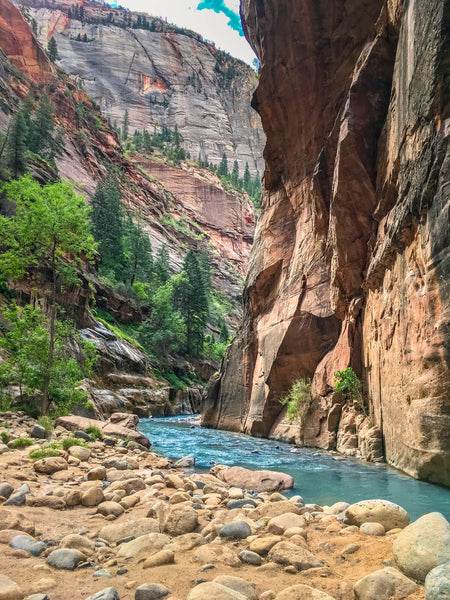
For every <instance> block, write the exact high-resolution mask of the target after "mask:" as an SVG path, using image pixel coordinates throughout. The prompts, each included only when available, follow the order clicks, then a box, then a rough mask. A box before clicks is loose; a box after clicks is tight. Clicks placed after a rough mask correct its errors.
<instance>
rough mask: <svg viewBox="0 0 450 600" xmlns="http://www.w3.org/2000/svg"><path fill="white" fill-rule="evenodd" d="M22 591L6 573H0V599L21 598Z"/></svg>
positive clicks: (11, 599) (14, 599)
mask: <svg viewBox="0 0 450 600" xmlns="http://www.w3.org/2000/svg"><path fill="white" fill-rule="evenodd" d="M24 595H25V594H24V593H23V592H22V590H21V589H20V587H19V586H18V585H17V583H16V582H15V581H13V580H12V579H10V578H9V577H8V576H7V575H0V600H22V598H23V597H24Z"/></svg>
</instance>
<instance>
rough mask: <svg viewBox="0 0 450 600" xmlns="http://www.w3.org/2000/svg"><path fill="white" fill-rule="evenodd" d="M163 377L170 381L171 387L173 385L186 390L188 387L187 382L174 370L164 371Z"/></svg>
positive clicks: (177, 388)
mask: <svg viewBox="0 0 450 600" xmlns="http://www.w3.org/2000/svg"><path fill="white" fill-rule="evenodd" d="M163 377H164V379H166V380H167V381H168V382H169V383H170V387H173V388H175V389H176V390H185V389H186V387H187V385H186V383H185V382H184V381H182V380H181V379H180V378H179V377H178V375H175V373H174V372H173V371H169V372H168V373H164V375H163Z"/></svg>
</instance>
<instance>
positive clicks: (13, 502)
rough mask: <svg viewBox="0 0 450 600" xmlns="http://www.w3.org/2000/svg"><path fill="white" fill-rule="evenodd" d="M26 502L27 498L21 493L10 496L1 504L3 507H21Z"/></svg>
mask: <svg viewBox="0 0 450 600" xmlns="http://www.w3.org/2000/svg"><path fill="white" fill-rule="evenodd" d="M26 500H27V496H26V494H25V493H23V492H18V493H16V494H12V495H11V496H10V497H9V498H8V500H6V502H3V506H23V505H24V504H25V502H26Z"/></svg>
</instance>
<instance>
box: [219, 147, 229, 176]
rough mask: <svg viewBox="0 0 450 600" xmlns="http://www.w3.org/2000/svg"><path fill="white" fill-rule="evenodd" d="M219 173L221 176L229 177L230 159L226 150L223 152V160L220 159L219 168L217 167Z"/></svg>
mask: <svg viewBox="0 0 450 600" xmlns="http://www.w3.org/2000/svg"><path fill="white" fill-rule="evenodd" d="M217 175H218V176H219V177H227V175H228V161H227V155H226V154H225V152H224V153H223V154H222V160H221V161H220V165H219V168H218V169H217Z"/></svg>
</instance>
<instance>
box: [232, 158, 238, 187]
mask: <svg viewBox="0 0 450 600" xmlns="http://www.w3.org/2000/svg"><path fill="white" fill-rule="evenodd" d="M231 183H232V184H233V185H234V187H237V186H238V184H239V165H238V162H237V160H235V161H234V163H233V171H232V172H231Z"/></svg>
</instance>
